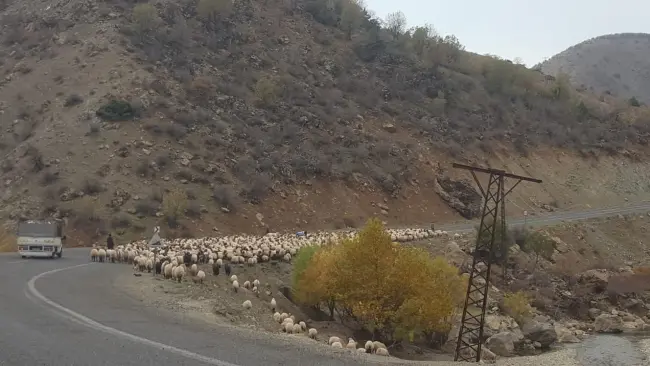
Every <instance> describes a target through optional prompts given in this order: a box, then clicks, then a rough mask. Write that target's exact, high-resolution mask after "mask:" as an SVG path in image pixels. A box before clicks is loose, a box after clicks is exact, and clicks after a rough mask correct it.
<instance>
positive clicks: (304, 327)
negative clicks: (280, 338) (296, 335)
mask: <svg viewBox="0 0 650 366" xmlns="http://www.w3.org/2000/svg"><path fill="white" fill-rule="evenodd" d="M298 324H300V328H301V329H302V330H303V331H305V330H307V324H305V322H300V323H298Z"/></svg>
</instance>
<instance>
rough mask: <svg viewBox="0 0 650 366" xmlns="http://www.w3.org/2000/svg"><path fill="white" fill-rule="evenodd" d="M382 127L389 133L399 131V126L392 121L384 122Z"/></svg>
mask: <svg viewBox="0 0 650 366" xmlns="http://www.w3.org/2000/svg"><path fill="white" fill-rule="evenodd" d="M381 128H383V129H384V131H386V132H389V133H395V132H397V128H396V127H395V125H394V124H392V123H384V124H383V125H382V126H381Z"/></svg>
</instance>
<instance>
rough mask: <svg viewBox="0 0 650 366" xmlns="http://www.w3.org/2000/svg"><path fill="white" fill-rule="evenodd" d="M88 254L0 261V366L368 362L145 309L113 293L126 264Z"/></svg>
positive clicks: (76, 251) (252, 365) (244, 365)
mask: <svg viewBox="0 0 650 366" xmlns="http://www.w3.org/2000/svg"><path fill="white" fill-rule="evenodd" d="M87 254H88V249H68V250H67V251H65V252H64V257H63V258H62V259H60V260H48V259H40V260H39V259H29V260H21V259H20V257H18V256H17V254H14V255H1V256H0V275H2V280H1V281H0V298H1V299H2V300H1V301H0V350H1V351H0V365H2V366H5V365H6V366H9V365H12V366H13V365H16V366H27V365H29V366H37V365H44V366H45V365H47V366H52V365H66V366H73V365H75V366H76V365H79V366H88V365H96V366H100V365H112V366H115V365H120V366H131V365H132V366H145V365H156V366H166V365H174V366H176V365H196V366H200V365H218V366H233V365H241V366H248V365H250V366H262V365H295V366H299V365H337V366H338V365H341V366H343V365H346V366H347V365H362V364H369V363H370V361H369V360H368V358H369V357H366V356H364V357H362V358H359V357H352V356H342V355H341V354H338V353H333V352H331V351H330V350H329V349H327V348H323V351H322V352H315V353H314V351H307V350H306V349H304V348H301V347H300V345H299V344H293V343H289V342H287V341H286V340H285V339H269V337H265V336H262V335H256V334H255V333H254V332H251V331H240V330H236V329H231V328H226V327H224V329H220V328H215V326H214V325H210V326H208V325H206V324H199V323H197V322H196V321H194V320H190V319H183V318H181V317H178V316H171V315H169V314H168V313H167V312H166V311H164V310H160V309H152V308H149V307H146V306H144V305H143V304H142V303H141V302H139V301H137V300H134V299H132V298H130V297H129V296H127V295H126V293H124V292H122V291H120V289H119V288H116V285H115V283H114V279H115V278H116V277H117V276H118V275H120V274H123V273H124V272H125V271H126V272H127V273H128V271H129V269H128V267H127V266H125V265H119V264H110V263H90V264H89V263H88V256H87ZM66 268H67V269H66ZM278 338H281V337H278ZM311 348H312V347H310V349H311ZM373 357H375V359H376V358H378V356H372V357H370V359H372V358H373ZM384 360H385V359H384Z"/></svg>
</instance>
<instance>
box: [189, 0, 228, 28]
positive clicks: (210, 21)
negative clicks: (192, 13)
mask: <svg viewBox="0 0 650 366" xmlns="http://www.w3.org/2000/svg"><path fill="white" fill-rule="evenodd" d="M231 11H232V1H231V0H199V3H198V4H197V6H196V12H197V14H198V16H199V19H201V20H202V21H203V22H204V24H205V25H206V26H208V27H209V28H215V27H216V26H217V24H218V23H219V21H220V20H221V19H222V18H225V17H227V16H228V15H229V14H230V12H231Z"/></svg>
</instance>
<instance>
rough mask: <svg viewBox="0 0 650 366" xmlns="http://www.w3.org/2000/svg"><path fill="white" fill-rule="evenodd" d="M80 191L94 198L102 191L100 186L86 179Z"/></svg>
mask: <svg viewBox="0 0 650 366" xmlns="http://www.w3.org/2000/svg"><path fill="white" fill-rule="evenodd" d="M81 190H82V191H83V192H84V193H85V194H87V195H90V196H94V195H96V194H99V193H101V192H103V191H104V187H103V186H102V184H101V183H100V182H99V181H98V180H95V179H86V180H85V181H84V182H83V185H82V186H81Z"/></svg>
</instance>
